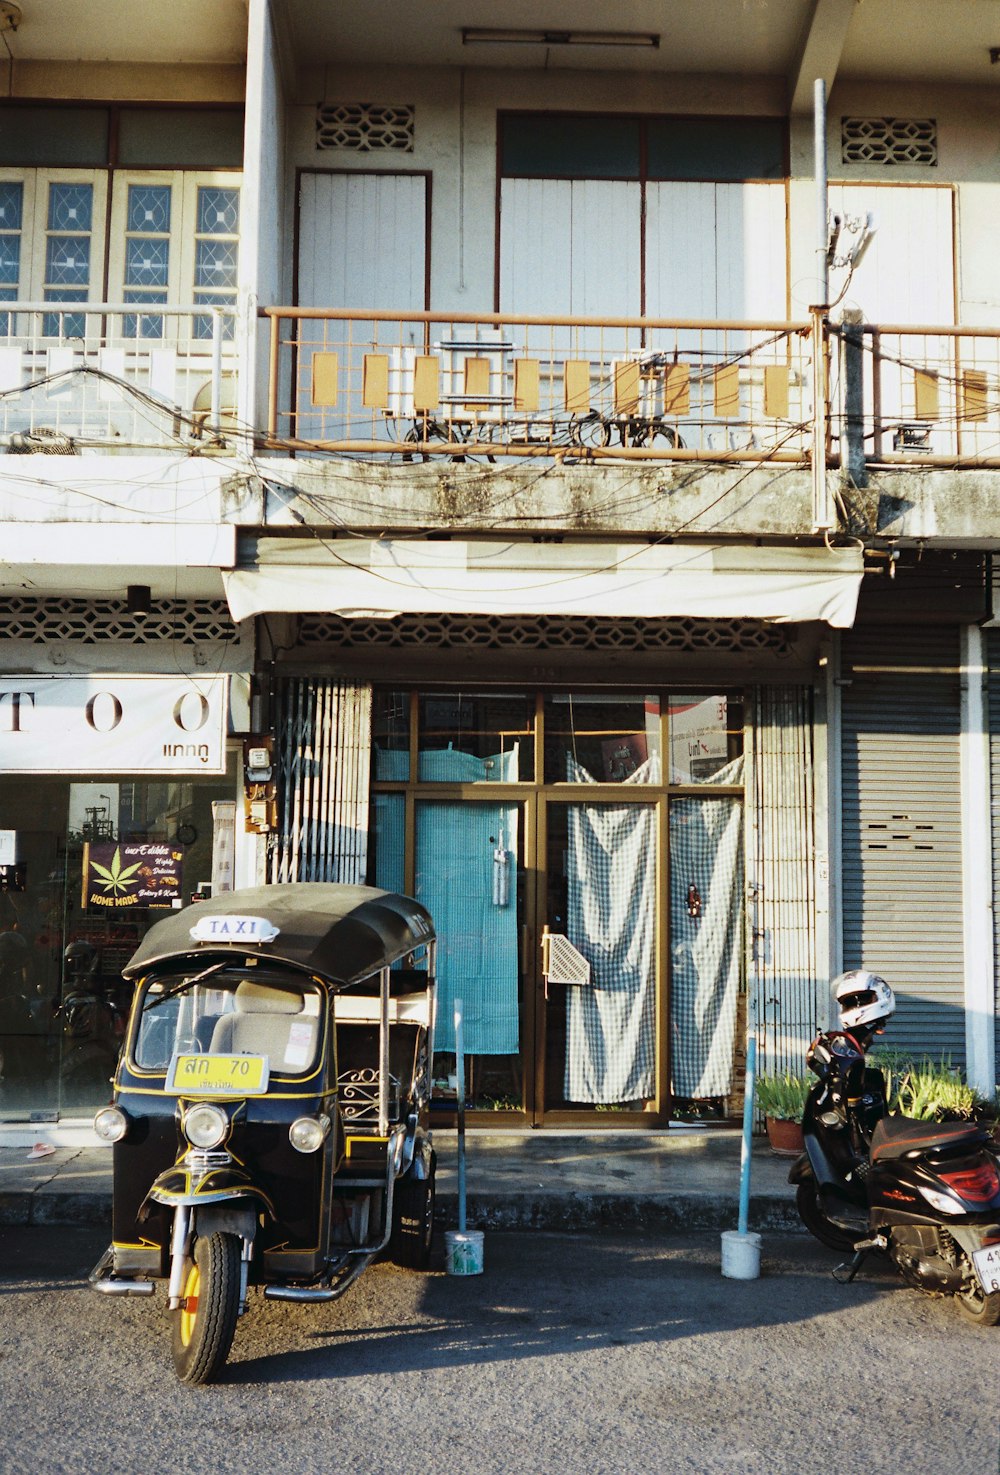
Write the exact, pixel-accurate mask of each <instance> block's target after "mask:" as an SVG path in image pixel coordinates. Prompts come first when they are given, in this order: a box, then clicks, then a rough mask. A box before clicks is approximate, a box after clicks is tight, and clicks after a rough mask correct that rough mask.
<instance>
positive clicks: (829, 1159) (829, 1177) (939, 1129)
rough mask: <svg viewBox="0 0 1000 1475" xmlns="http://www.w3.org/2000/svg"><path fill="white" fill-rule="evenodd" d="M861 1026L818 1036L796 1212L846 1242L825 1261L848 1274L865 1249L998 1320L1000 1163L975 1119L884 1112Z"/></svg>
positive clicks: (984, 1318) (926, 1286) (910, 1278)
mask: <svg viewBox="0 0 1000 1475" xmlns="http://www.w3.org/2000/svg"><path fill="white" fill-rule="evenodd" d="M872 1037H873V1036H872V1034H871V1032H870V1031H865V1030H858V1031H856V1032H854V1033H848V1032H846V1031H842V1030H835V1031H830V1032H829V1033H826V1034H822V1035H820V1036H819V1037H818V1038H817V1039H816V1040H815V1041H814V1042H813V1044H812V1045H811V1046H810V1049H809V1053H808V1055H807V1056H806V1062H807V1064H808V1065H809V1068H810V1069H811V1070H812V1071H813V1072H814V1073H815V1074H816V1077H817V1080H816V1084H815V1085H814V1086H813V1087H812V1090H811V1091H810V1092H809V1096H808V1098H807V1100H806V1107H805V1111H804V1113H803V1116H802V1129H803V1134H804V1137H805V1147H806V1150H805V1152H804V1153H803V1155H802V1156H801V1157H800V1158H797V1159H796V1161H795V1163H794V1164H793V1165H792V1168H791V1172H790V1173H789V1181H790V1182H792V1183H795V1184H797V1192H796V1206H797V1208H798V1211H799V1215H800V1217H801V1219H802V1222H803V1223H804V1224H805V1226H806V1228H807V1229H808V1230H809V1231H810V1233H811V1234H813V1235H815V1237H816V1238H817V1239H818V1240H820V1242H821V1243H822V1244H825V1245H828V1246H830V1247H831V1248H833V1249H838V1250H845V1251H846V1250H851V1251H853V1252H854V1253H853V1258H852V1259H851V1260H850V1261H849V1262H847V1263H846V1264H844V1265H842V1266H838V1267H837V1269H836V1270H835V1271H834V1274H835V1275H836V1276H837V1278H838V1279H839V1280H841V1281H844V1282H845V1283H846V1282H847V1281H851V1280H853V1279H854V1277H855V1275H856V1274H857V1273H858V1271H859V1269H860V1268H861V1266H862V1264H863V1263H864V1260H865V1258H866V1256H867V1255H868V1254H869V1253H871V1251H873V1250H877V1251H882V1252H885V1253H887V1254H888V1255H889V1257H890V1258H891V1260H892V1261H893V1263H894V1264H895V1266H896V1268H897V1269H898V1270H899V1272H900V1274H901V1275H902V1276H903V1279H904V1280H905V1281H907V1283H908V1284H909V1285H912V1286H916V1287H917V1288H918V1289H919V1290H922V1291H926V1292H929V1293H930V1294H932V1295H952V1296H954V1297H955V1300H956V1302H957V1304H958V1306H959V1308H960V1309H961V1310H962V1311H963V1312H964V1313H965V1315H966V1316H968V1317H970V1318H971V1319H972V1320H973V1321H975V1322H977V1323H978V1324H979V1325H980V1326H996V1325H997V1324H998V1323H1000V1165H998V1161H997V1156H996V1152H995V1150H994V1149H993V1145H992V1143H991V1140H990V1138H989V1137H988V1136H987V1134H986V1133H985V1132H984V1130H983V1129H982V1128H981V1127H980V1126H979V1125H978V1124H977V1123H975V1122H969V1123H966V1122H958V1123H940V1122H923V1121H914V1120H912V1119H911V1118H909V1117H899V1116H890V1115H889V1114H888V1104H887V1100H886V1092H885V1080H884V1077H883V1075H882V1072H881V1071H879V1070H874V1069H872V1067H871V1066H869V1065H868V1064H867V1062H866V1059H865V1054H866V1051H867V1049H868V1046H869V1045H870V1043H871V1039H872Z"/></svg>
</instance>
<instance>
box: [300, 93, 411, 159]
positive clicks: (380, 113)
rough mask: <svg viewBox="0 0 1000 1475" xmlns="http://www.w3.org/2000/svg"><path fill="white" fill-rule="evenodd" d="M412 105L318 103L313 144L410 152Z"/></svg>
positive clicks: (369, 150) (359, 149)
mask: <svg viewBox="0 0 1000 1475" xmlns="http://www.w3.org/2000/svg"><path fill="white" fill-rule="evenodd" d="M413 113H414V110H413V105H412V104H406V105H403V106H401V107H386V106H383V105H381V104H379V103H375V102H344V103H332V102H321V103H320V104H319V106H318V107H317V109H316V147H317V148H318V149H353V150H354V151H355V152H356V153H362V154H372V153H377V152H380V151H382V150H385V149H390V150H395V151H396V152H397V153H404V154H412V153H413Z"/></svg>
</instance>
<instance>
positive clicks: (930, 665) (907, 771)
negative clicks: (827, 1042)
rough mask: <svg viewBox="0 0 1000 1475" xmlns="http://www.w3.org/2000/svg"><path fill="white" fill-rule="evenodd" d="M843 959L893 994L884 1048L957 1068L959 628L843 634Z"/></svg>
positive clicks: (960, 1023) (961, 1055) (960, 1044)
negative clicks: (880, 979) (879, 977)
mask: <svg viewBox="0 0 1000 1475" xmlns="http://www.w3.org/2000/svg"><path fill="white" fill-rule="evenodd" d="M842 649H843V660H842V670H843V678H844V681H845V682H846V683H849V684H846V685H844V687H843V688H842V689H843V691H844V699H843V876H844V884H843V942H844V947H843V956H844V967H845V968H858V967H865V968H869V969H871V970H872V971H873V972H875V973H880V974H883V975H884V976H885V977H886V978H887V979H888V981H889V983H890V984H891V985H892V987H893V989H894V990H895V992H896V999H897V1012H896V1017H895V1018H894V1020H893V1023H892V1030H891V1035H890V1037H889V1040H888V1041H887V1043H889V1044H891V1045H892V1046H893V1047H894V1048H896V1049H901V1050H906V1051H909V1052H911V1053H916V1054H931V1055H935V1056H944V1057H950V1058H951V1061H952V1064H953V1065H964V1063H965V991H964V966H963V959H964V939H963V908H962V823H961V812H962V811H961V771H960V747H959V732H960V724H961V711H960V691H959V659H960V656H959V632H958V630H957V629H956V628H955V627H953V626H952V627H942V626H923V627H909V628H894V629H891V630H886V631H882V630H874V629H870V630H864V629H862V630H856V631H853V632H851V633H850V634H849V635H846V636H845V637H844V642H843V647H842Z"/></svg>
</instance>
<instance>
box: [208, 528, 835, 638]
mask: <svg viewBox="0 0 1000 1475" xmlns="http://www.w3.org/2000/svg"><path fill="white" fill-rule="evenodd" d="M861 576H862V554H861V549H860V548H856V547H855V548H825V547H808V548H805V547H803V548H757V547H749V546H739V547H737V546H732V545H725V544H718V545H708V544H704V543H702V544H687V543H685V544H680V543H674V544H666V545H655V546H650V545H648V544H635V543H630V544H629V543H626V544H610V543H514V542H511V541H510V540H507V541H503V542H500V541H495V542H483V543H479V542H467V541H454V542H439V541H436V540H434V541H418V540H416V539H354V538H341V539H331V540H329V541H322V542H321V541H319V540H316V541H314V542H311V543H310V544H308V545H306V546H303V543H302V541H301V540H300V539H298V538H296V539H283V538H272V537H264V538H260V539H258V540H257V542H256V544H255V546H254V549H253V563H252V565H251V566H246V564H244V566H241V567H238V568H237V569H235V570H234V571H232V572H228V571H227V572H225V573H224V579H225V585H226V597H227V599H228V600H229V607H230V609H231V610H232V614H233V618H234V619H236V620H245V619H248V618H249V617H250V616H251V615H258V614H266V613H300V614H306V613H324V614H337V615H342V616H344V617H345V618H351V617H358V616H362V615H366V616H376V617H379V618H386V619H389V618H392V616H393V615H398V614H427V613H443V614H485V615H546V614H551V615H602V616H623V617H630V616H637V615H638V616H647V617H649V618H657V617H659V618H663V617H668V618H669V617H673V618H685V617H687V618H696V619H706V620H714V619H720V620H722V619H747V620H773V621H781V622H788V621H805V620H823V621H825V622H826V623H827V624H829V625H836V626H839V627H842V628H845V629H846V628H848V627H849V626H850V625H851V624H853V622H854V613H855V608H856V606H857V599H858V589H859V587H860V584H861Z"/></svg>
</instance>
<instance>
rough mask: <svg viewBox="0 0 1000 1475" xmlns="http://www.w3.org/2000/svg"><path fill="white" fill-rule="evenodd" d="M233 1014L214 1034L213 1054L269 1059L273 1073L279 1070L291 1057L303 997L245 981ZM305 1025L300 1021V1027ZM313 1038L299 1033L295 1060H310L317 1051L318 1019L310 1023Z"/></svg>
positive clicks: (218, 1026)
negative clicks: (307, 1058) (291, 1045)
mask: <svg viewBox="0 0 1000 1475" xmlns="http://www.w3.org/2000/svg"><path fill="white" fill-rule="evenodd" d="M233 1003H234V1012H233V1013H231V1014H224V1015H223V1016H222V1018H221V1019H220V1020H219V1022H218V1024H217V1025H216V1026H215V1030H214V1032H213V1034H212V1051H213V1053H215V1054H220V1055H267V1056H268V1057H269V1058H270V1061H271V1068H272V1070H280V1069H281V1066H282V1064H283V1063H284V1062H285V1058H286V1056H287V1055H288V1054H289V1044H290V1041H291V1032H292V1021H293V1020H294V1019H295V1016H296V1015H301V1014H302V1011H303V1001H302V996H301V994H296V993H294V992H293V991H292V990H290V989H281V988H269V987H268V986H267V984H262V983H258V982H257V981H256V979H252V978H246V979H244V980H243V981H242V982H241V983H240V984H238V985H237V988H236V993H235V995H234V999H233ZM302 1022H304V1021H300V1026H301V1023H302ZM308 1023H309V1025H310V1027H311V1034H312V1038H311V1041H309V1042H307V1041H305V1040H304V1039H303V1038H302V1030H301V1027H300V1028H299V1030H298V1031H297V1033H296V1040H295V1046H296V1050H295V1053H296V1056H297V1057H298V1058H299V1059H300V1060H301V1059H302V1058H304V1057H309V1056H311V1054H312V1051H313V1049H314V1048H315V1043H316V1025H317V1023H318V1019H317V1018H315V1017H313V1018H310V1019H309V1021H308Z"/></svg>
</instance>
